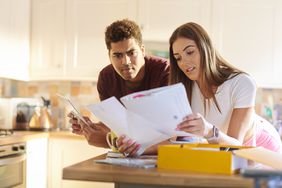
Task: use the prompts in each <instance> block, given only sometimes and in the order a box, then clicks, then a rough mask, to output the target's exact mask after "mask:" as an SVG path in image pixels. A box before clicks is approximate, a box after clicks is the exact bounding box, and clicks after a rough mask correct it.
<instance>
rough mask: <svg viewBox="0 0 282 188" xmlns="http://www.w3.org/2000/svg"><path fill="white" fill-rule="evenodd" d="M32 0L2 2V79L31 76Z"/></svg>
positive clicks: (0, 14)
mask: <svg viewBox="0 0 282 188" xmlns="http://www.w3.org/2000/svg"><path fill="white" fill-rule="evenodd" d="M29 19H30V0H1V1H0V27H1V30H0V31H1V33H0V66H1V69H0V77H6V78H12V79H19V80H27V79H28V75H29V25H30V24H29Z"/></svg>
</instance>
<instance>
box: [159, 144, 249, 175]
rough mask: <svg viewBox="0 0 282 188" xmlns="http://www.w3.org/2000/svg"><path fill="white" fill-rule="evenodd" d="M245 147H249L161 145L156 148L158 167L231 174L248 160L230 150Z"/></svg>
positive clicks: (245, 164) (242, 166)
mask: <svg viewBox="0 0 282 188" xmlns="http://www.w3.org/2000/svg"><path fill="white" fill-rule="evenodd" d="M246 148H250V147H243V146H228V145H213V144H184V145H178V144H177V145H163V146H159V148H158V168H160V169H171V170H187V171H193V172H204V173H216V174H233V173H234V172H237V171H238V170H239V169H240V168H244V167H247V164H248V161H247V159H245V158H241V157H238V156H236V155H235V154H234V153H233V152H232V150H238V149H246Z"/></svg>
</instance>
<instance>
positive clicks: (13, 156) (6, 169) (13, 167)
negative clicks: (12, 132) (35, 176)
mask: <svg viewBox="0 0 282 188" xmlns="http://www.w3.org/2000/svg"><path fill="white" fill-rule="evenodd" d="M0 187H1V188H2V187H9V188H10V187H12V188H25V187H26V145H25V143H16V144H8V145H0Z"/></svg>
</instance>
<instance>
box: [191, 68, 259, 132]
mask: <svg viewBox="0 0 282 188" xmlns="http://www.w3.org/2000/svg"><path fill="white" fill-rule="evenodd" d="M215 98H216V100H217V103H218V105H219V108H220V110H221V112H219V111H218V109H217V107H216V105H215V103H214V102H213V101H212V100H210V105H208V100H207V99H204V97H203V95H202V93H201V91H200V89H199V87H198V84H197V83H196V82H195V84H194V86H193V92H192V102H191V108H192V111H193V113H200V114H201V115H202V116H204V117H205V119H206V120H207V121H208V122H210V123H211V124H213V125H215V126H216V127H218V128H219V129H220V130H221V131H222V132H224V133H227V130H228V126H229V121H230V118H231V115H232V111H233V109H235V108H248V107H253V106H254V105H255V98H256V83H255V81H254V80H253V79H252V78H251V77H250V76H248V75H247V74H243V73H242V74H239V75H237V76H235V77H233V78H231V79H229V80H227V81H225V82H224V83H222V84H221V85H220V86H219V87H218V88H217V92H216V94H215ZM204 100H206V104H207V105H206V112H205V108H204Z"/></svg>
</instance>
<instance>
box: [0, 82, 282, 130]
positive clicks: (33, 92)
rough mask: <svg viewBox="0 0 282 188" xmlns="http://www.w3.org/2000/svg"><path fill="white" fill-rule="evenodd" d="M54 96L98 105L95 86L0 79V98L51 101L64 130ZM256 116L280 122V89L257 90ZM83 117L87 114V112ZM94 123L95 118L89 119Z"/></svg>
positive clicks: (62, 107) (65, 109)
mask: <svg viewBox="0 0 282 188" xmlns="http://www.w3.org/2000/svg"><path fill="white" fill-rule="evenodd" d="M56 93H60V94H63V95H67V96H69V97H71V98H72V99H73V101H74V102H76V104H77V105H78V104H82V105H87V104H90V103H95V102H98V101H99V97H98V92H97V89H96V82H87V81H83V82H71V81H48V82H47V81H45V82H43V81H41V82H22V81H16V80H10V79H0V97H41V96H43V97H44V98H46V99H50V100H51V105H52V113H53V117H54V119H55V121H56V122H57V124H58V126H59V127H60V128H64V129H67V128H69V127H68V125H67V124H68V123H67V122H66V121H67V118H65V116H66V113H67V112H68V111H69V110H70V109H68V107H67V106H66V104H64V103H63V102H62V101H60V100H59V99H58V97H57V96H56ZM255 109H256V112H257V113H258V114H259V115H261V116H263V117H264V118H266V119H268V120H269V121H271V122H272V123H273V124H275V125H276V124H279V123H281V122H282V89H266V88H259V89H258V91H257V97H256V108H255ZM82 113H84V114H88V112H87V111H83V110H82ZM92 118H93V119H94V120H95V117H92Z"/></svg>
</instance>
